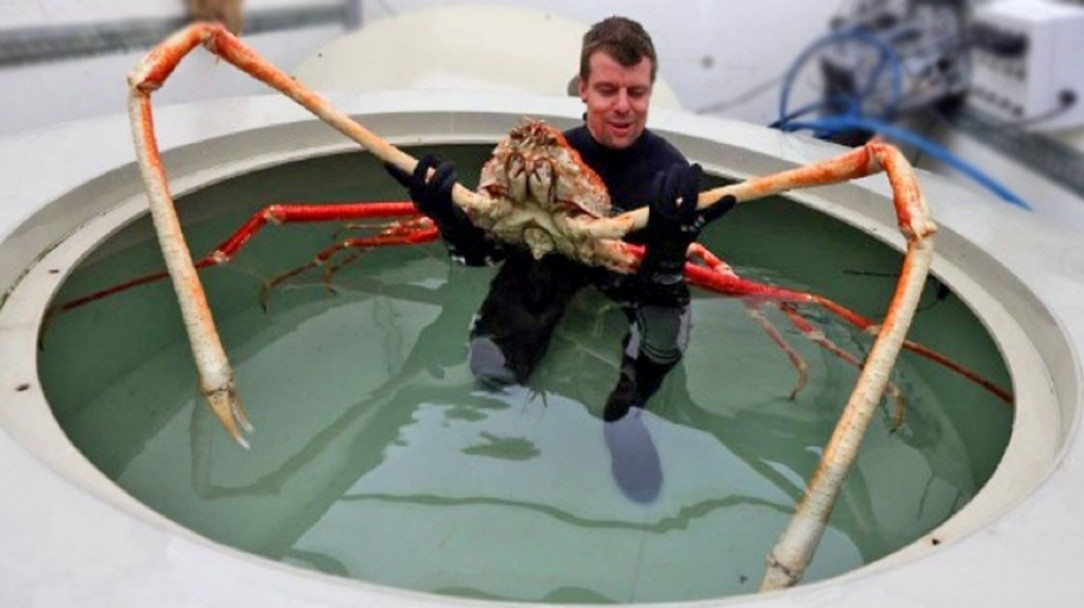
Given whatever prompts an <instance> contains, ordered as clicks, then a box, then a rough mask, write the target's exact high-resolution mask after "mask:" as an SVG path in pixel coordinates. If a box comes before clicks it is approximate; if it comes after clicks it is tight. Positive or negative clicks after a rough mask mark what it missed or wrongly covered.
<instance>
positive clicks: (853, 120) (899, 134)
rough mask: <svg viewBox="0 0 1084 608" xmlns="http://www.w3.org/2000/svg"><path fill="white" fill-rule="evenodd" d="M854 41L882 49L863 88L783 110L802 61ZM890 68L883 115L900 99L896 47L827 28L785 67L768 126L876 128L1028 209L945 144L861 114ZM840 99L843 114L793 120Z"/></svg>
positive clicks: (821, 131)
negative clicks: (774, 112)
mask: <svg viewBox="0 0 1084 608" xmlns="http://www.w3.org/2000/svg"><path fill="white" fill-rule="evenodd" d="M844 41H853V42H859V43H862V44H867V45H869V46H872V47H874V48H876V49H878V50H879V51H880V52H881V59H880V61H878V63H877V66H876V67H875V68H874V71H873V76H872V78H871V79H870V82H869V84H868V85H867V86H866V89H865V90H864V91H862V93H861V95H858V96H837V97H835V98H832V99H828V100H822V101H819V102H816V103H812V104H809V105H807V106H804V107H802V108H799V109H798V110H795V111H794V112H788V111H787V105H788V101H789V98H790V91H791V88H792V87H793V86H794V80H795V78H796V77H797V75H798V72H799V70H801V68H802V67H803V66H804V65H805V63H806V62H807V61H809V59H810V58H811V57H813V55H814V54H815V53H817V52H818V51H820V50H821V49H822V48H823V47H825V46H827V45H829V44H834V43H837V42H844ZM886 65H887V67H889V68H891V70H892V97H891V99H890V102H889V104H888V106H887V107H886V111H885V116H887V115H888V114H889V113H890V112H891V110H892V108H894V107H895V106H896V104H898V103H899V100H900V96H901V89H902V82H903V67H902V65H903V64H902V63H901V61H900V58H899V56H898V55H897V54H896V52H895V50H894V49H893V48H892V47H891V46H890V45H889V44H888V43H887V42H886V41H885V40H883V39H882V38H880V37H878V36H875V35H872V34H870V33H868V32H865V31H862V30H855V29H850V30H839V31H836V32H832V33H830V34H828V35H826V36H822V37H821V38H819V39H817V40H815V41H814V42H813V43H812V44H810V45H809V46H807V47H806V49H805V50H803V51H802V53H801V54H799V55H798V57H797V58H796V59H795V60H794V62H793V63H792V64H791V67H790V69H788V70H787V74H786V77H785V78H784V80H783V85H782V90H781V91H780V95H779V119H778V120H776V121H775V122H773V123H772V124H771V125H769V126H770V127H772V128H777V129H781V130H784V131H796V130H812V131H814V134H815V135H816V136H817V137H821V138H823V137H827V136H828V135H831V134H833V133H839V132H846V131H855V130H864V131H869V132H873V133H878V134H880V135H883V136H885V137H887V138H889V139H893V140H896V141H900V142H903V143H906V144H909V145H911V146H914V147H915V148H917V149H919V150H921V151H922V152H923V153H925V154H929V155H930V156H932V157H934V158H937V159H938V160H940V161H942V162H944V163H945V164H947V165H949V166H950V167H952V168H954V169H956V170H957V171H959V172H961V173H963V174H964V175H966V176H967V177H969V178H971V179H972V180H974V181H976V182H977V183H979V184H981V185H982V186H983V187H985V188H987V189H989V190H990V191H992V192H994V193H995V194H996V195H998V196H999V197H1001V198H1002V199H1004V200H1006V201H1008V202H1009V203H1011V204H1013V205H1015V206H1017V207H1021V208H1023V209H1027V210H1029V211H1030V210H1031V209H1032V207H1031V205H1029V204H1028V203H1027V202H1025V201H1024V200H1023V199H1021V198H1020V197H1019V196H1017V195H1016V194H1015V193H1013V192H1012V191H1011V190H1009V189H1008V188H1006V187H1005V186H1003V185H1002V184H1000V183H999V182H998V181H996V180H995V179H993V178H992V177H990V176H989V175H987V174H986V173H983V172H982V171H981V170H980V169H978V168H977V167H975V166H974V165H971V164H970V163H967V162H966V161H964V160H963V159H961V158H960V157H958V156H956V155H954V154H952V153H951V152H949V151H948V150H946V149H945V148H943V147H941V146H939V145H937V144H936V143H934V142H932V141H930V140H928V139H926V138H924V137H922V136H920V135H918V134H916V133H912V132H911V131H908V130H906V129H902V128H899V127H895V126H893V125H891V124H889V123H887V122H885V121H884V120H880V119H877V118H871V117H866V116H863V115H862V103H863V101H865V99H867V98H868V97H869V96H870V95H871V94H872V92H873V90H874V88H875V85H876V83H877V81H878V80H880V78H881V74H882V73H883V71H884V69H885V67H886ZM840 101H842V102H843V105H845V106H846V110H845V112H844V113H843V114H839V115H834V116H827V117H824V118H820V119H817V120H812V121H807V122H801V123H794V122H791V121H792V120H793V119H795V118H798V117H801V116H804V115H806V114H808V113H810V112H812V111H814V110H817V109H821V108H824V107H826V106H829V105H830V104H833V103H839V102H840Z"/></svg>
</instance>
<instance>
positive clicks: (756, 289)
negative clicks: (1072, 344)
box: [638, 243, 1013, 404]
mask: <svg viewBox="0 0 1084 608" xmlns="http://www.w3.org/2000/svg"><path fill="white" fill-rule="evenodd" d="M640 252H641V253H640V254H638V255H642V249H641V250H640ZM689 258H690V259H699V260H700V261H702V262H703V263H704V265H705V266H699V265H695V264H691V263H690V264H687V265H686V266H685V276H686V278H687V279H688V281H689V283H690V284H691V285H695V286H697V287H701V288H703V289H707V290H710V291H714V292H716V293H721V294H723V295H728V296H734V297H740V298H744V299H745V301H746V304H747V306H746V308H747V309H749V310H751V309H750V307H749V305H750V304H751V302H750V298H752V299H754V300H765V301H772V302H775V303H777V304H779V306H780V308H781V309H782V310H783V312H784V313H788V311H791V312H793V314H794V315H797V314H798V313H797V311H796V310H795V309H794V307H793V306H789V305H788V304H813V305H817V306H821V307H823V308H824V309H826V310H828V311H829V312H831V313H832V314H834V315H836V316H837V317H839V318H840V319H842V320H844V321H846V322H847V323H849V324H851V325H853V326H854V327H855V328H857V329H858V330H859V331H863V332H866V333H869V334H871V335H876V333H877V330H879V329H880V326H879V325H878V324H877V323H874V322H873V321H871V320H870V319H867V318H866V317H864V316H862V315H860V314H858V313H857V312H855V311H853V310H851V309H849V308H847V307H845V306H843V305H842V304H839V303H838V302H835V301H834V300H830V299H828V298H826V297H824V296H822V295H818V294H815V293H809V292H804V291H794V290H792V289H786V288H784V287H774V286H771V285H764V284H762V283H757V282H755V281H750V280H748V279H743V278H741V277H740V276H738V274H737V273H735V272H734V270H733V269H731V267H730V266H729V265H728V264H727V263H726V262H724V261H722V260H720V259H719V258H718V257H717V256H716V255H715V254H713V253H712V252H711V251H709V250H708V249H707V248H706V247H704V246H703V245H701V244H699V243H693V244H692V245H691V246H690V248H689ZM753 306H755V304H753ZM788 316H789V315H788ZM754 319H755V320H756V321H757V322H758V323H760V324H761V326H762V327H764V329H765V331H767V332H768V333H769V337H771V338H772V341H774V342H776V343H777V344H780V340H781V339H782V338H778V339H777V336H778V334H775V335H774V336H773V335H772V334H773V332H772V331H771V330H769V329H768V327H769V326H770V324H769V325H768V326H765V323H768V321H767V319H764V318H763V317H762V316H761V317H760V318H757V316H756V315H754ZM794 319H795V317H793V316H791V323H792V324H793V325H794V326H795V327H796V328H797V329H798V330H799V331H801V332H802V333H803V334H806V335H807V337H811V336H810V335H809V331H807V330H806V329H804V328H810V329H812V326H810V325H809V324H808V323H807V322H804V320H803V323H801V324H799V323H797V322H796V321H795V320H794ZM773 329H774V328H773ZM814 341H816V340H814ZM780 346H781V347H782V348H783V349H784V350H785V351H786V352H787V356H788V357H789V358H790V359H791V360H792V361H793V360H794V359H795V357H797V354H796V353H793V351H791V350H790V349H789V347H787V346H786V345H785V343H783V344H780ZM833 346H834V345H833ZM836 348H838V347H836ZM903 348H905V349H907V350H909V351H911V352H913V353H915V354H917V355H919V356H921V357H923V358H925V359H929V360H930V361H933V362H934V363H937V364H938V365H941V366H942V367H945V368H947V369H949V370H950V371H952V372H955V373H956V374H958V375H960V376H963V377H964V378H966V379H967V380H969V381H971V382H973V383H975V384H977V385H978V386H980V387H982V388H983V389H986V390H987V391H989V392H990V393H991V394H993V395H994V396H995V397H997V398H998V399H1000V400H1001V401H1003V402H1005V403H1008V404H1011V403H1012V402H1013V396H1012V393H1011V392H1009V391H1006V390H1005V389H1003V388H1001V387H1000V386H998V385H996V384H994V383H993V382H990V381H989V380H987V379H986V378H983V377H982V376H981V375H979V374H978V372H975V371H974V370H971V369H968V368H966V367H964V366H962V365H960V364H959V363H957V362H955V361H953V360H952V359H949V358H948V357H946V356H944V355H942V354H941V353H939V352H937V351H935V350H933V349H931V348H929V347H926V346H923V345H921V344H919V343H917V342H914V341H911V340H904V341H903ZM829 350H831V349H829ZM804 366H805V364H804V363H801V364H798V363H795V368H796V369H798V372H799V374H802V373H803V372H802V368H803V367H804ZM799 382H801V381H799Z"/></svg>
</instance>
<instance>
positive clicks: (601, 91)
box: [392, 17, 734, 499]
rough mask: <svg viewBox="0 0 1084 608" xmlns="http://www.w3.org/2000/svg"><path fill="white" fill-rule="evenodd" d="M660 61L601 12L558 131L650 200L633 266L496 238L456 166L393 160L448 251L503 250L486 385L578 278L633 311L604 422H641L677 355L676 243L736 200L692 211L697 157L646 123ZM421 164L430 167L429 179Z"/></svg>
mask: <svg viewBox="0 0 1084 608" xmlns="http://www.w3.org/2000/svg"><path fill="white" fill-rule="evenodd" d="M657 70H658V61H657V58H656V55H655V49H654V45H653V44H652V41H651V37H650V36H649V35H648V34H647V32H646V31H644V29H643V27H642V26H641V25H640V24H639V23H637V22H635V21H632V20H630V19H626V18H623V17H610V18H608V19H605V20H603V21H601V22H599V23H597V24H595V25H594V26H592V27H591V29H590V30H589V31H588V32H587V34H585V35H584V39H583V48H582V50H581V56H580V73H579V85H578V91H579V95H580V98H581V99H582V100H583V102H584V104H585V106H586V112H585V114H584V119H585V124H584V125H582V126H580V127H576V128H573V129H570V130H568V131H566V132H565V136H566V138H567V139H568V143H569V144H570V145H571V146H572V147H573V148H575V149H576V150H577V151H578V152H579V153H580V155H581V157H582V158H583V160H584V162H585V163H587V164H588V165H589V166H590V167H591V168H592V169H594V170H595V172H596V173H598V174H599V176H600V177H601V178H602V181H603V182H604V183H605V185H606V188H607V189H608V191H609V193H610V198H611V200H612V202H613V208H614V212H615V213H621V212H624V211H629V210H632V209H636V208H640V207H644V206H648V207H649V208H650V210H649V219H648V224H647V227H646V228H645V229H644V230H643V231H641V233H639V234H635V235H630V238H629V239H628V240H629V241H632V242H637V243H643V244H644V245H645V247H646V251H645V255H644V260H643V263H642V264H641V266H640V269H639V270H638V272H637V273H636V274H635V275H621V274H618V273H615V272H612V271H609V270H606V269H602V268H588V267H585V266H583V265H581V264H580V263H578V262H575V261H573V260H570V259H569V258H566V257H564V256H561V255H559V254H551V255H547V256H545V257H544V258H542V259H541V260H535V259H534V258H533V257H532V255H531V254H530V252H528V251H526V250H521V249H513V248H508V249H502V248H501V247H500V246H499V245H497V244H495V243H493V242H492V241H489V240H487V238H486V237H485V234H484V233H483V232H482V231H481V230H480V229H478V228H477V227H475V226H473V225H472V224H470V221H469V220H468V219H467V217H466V215H465V214H464V213H463V212H462V211H461V210H460V209H459V208H458V207H456V206H455V205H454V204H453V203H452V200H451V187H452V184H454V183H455V171H454V169H453V168H452V166H451V165H450V164H448V163H438V162H437V161H436V159H435V158H433V157H432V156H426V157H424V158H422V159H421V161H419V163H418V167H417V169H416V170H415V172H414V175H413V176H406V175H405V174H401V173H399V172H398V171H397V170H393V171H392V174H393V175H395V176H396V177H397V178H398V179H399V180H400V181H401V182H402V183H403V184H404V185H406V186H407V187H408V188H409V189H410V194H411V198H412V199H413V200H414V202H415V204H416V205H417V207H418V209H419V210H420V211H421V212H422V213H424V214H426V215H427V216H429V217H430V218H432V219H433V221H434V222H435V223H436V224H437V227H438V228H439V229H440V231H441V235H442V237H443V238H444V241H445V244H446V245H447V247H448V249H449V253H450V254H451V255H452V257H453V259H456V260H457V261H459V262H461V263H465V264H468V265H482V264H487V263H492V262H494V261H498V260H500V259H502V258H503V259H504V264H503V266H502V267H501V269H500V270H499V271H498V273H497V276H496V277H495V278H494V279H493V283H492V286H491V289H490V292H489V294H488V296H487V297H486V299H485V301H484V302H483V303H482V307H481V310H480V311H479V313H478V314H477V315H476V316H475V319H474V322H473V324H472V328H471V342H470V368H471V371H472V372H473V373H474V375H475V376H476V377H477V378H478V379H479V380H481V381H483V382H485V383H487V384H491V385H505V384H512V383H523V382H525V381H526V379H527V377H528V376H529V375H530V373H531V371H532V370H533V369H534V367H535V365H536V364H537V363H538V361H539V359H540V358H541V357H542V355H543V353H544V352H545V349H546V345H547V344H548V342H549V339H550V336H551V334H552V332H553V329H554V328H555V327H556V325H557V323H558V321H559V320H560V318H561V315H562V314H563V313H564V310H565V307H566V305H567V304H568V302H569V301H570V300H571V299H572V297H573V296H574V295H575V294H576V292H577V291H579V290H580V289H581V288H582V287H583V286H585V285H587V284H594V285H595V286H596V287H598V288H599V289H600V290H602V291H603V292H604V293H605V294H607V295H608V296H610V297H611V298H613V299H614V300H615V301H617V302H618V303H620V304H621V306H622V309H623V310H624V312H625V314H626V315H627V316H628V318H629V322H630V330H629V334H628V335H627V336H626V338H625V341H624V347H625V352H624V356H623V359H622V363H621V372H620V376H619V379H618V381H617V385H616V387H615V388H614V389H613V391H612V392H611V394H610V397H609V399H608V400H607V403H606V408H605V412H604V414H603V418H604V419H605V421H606V422H607V423H614V422H618V421H624V420H629V421H634V422H636V424H639V423H638V415H637V416H635V417H630V416H628V414H629V412H630V410H632V409H633V408H643V407H644V406H645V404H646V402H647V400H648V399H649V398H650V397H651V395H653V394H654V393H655V392H656V391H657V390H658V388H659V386H660V384H661V383H662V380H663V378H664V377H665V375H666V373H667V372H668V371H669V370H670V369H672V368H673V367H674V366H675V365H676V364H677V363H678V361H679V360H680V359H681V356H682V353H683V352H684V349H685V346H686V344H687V343H688V328H689V314H688V307H689V290H688V287H687V286H686V285H685V282H684V278H683V269H684V264H685V252H686V250H687V249H688V246H689V244H690V243H692V242H693V241H694V240H695V239H696V237H697V235H698V234H699V232H700V230H701V228H702V227H703V226H704V224H705V223H706V222H708V221H710V220H712V219H714V218H716V217H718V216H720V215H722V214H723V213H725V212H726V211H727V210H729V209H730V208H731V207H733V205H734V201H733V199H728V200H725V201H723V202H721V203H719V204H716V205H715V206H713V207H712V208H710V209H709V210H707V211H705V212H700V211H698V210H697V209H696V203H697V195H698V194H699V192H700V178H701V169H700V166H699V165H695V164H693V165H690V164H689V163H688V161H687V160H686V159H685V157H684V156H682V154H681V153H680V152H679V151H678V150H677V149H676V148H674V147H673V146H672V145H671V144H670V143H668V142H667V141H665V140H664V139H662V138H661V137H659V136H658V135H656V134H655V133H653V132H651V131H650V130H648V129H647V128H646V124H647V116H648V109H649V107H650V104H651V92H652V86H653V84H654V82H655V75H656V72H657ZM430 169H435V172H434V174H433V176H432V177H431V178H430V179H428V180H427V179H426V176H427V175H428V172H429V171H430ZM636 413H637V414H638V412H636ZM618 428H619V427H616V426H614V427H611V426H610V425H607V440H608V442H609V443H610V447H611V449H615V447H620V446H615V443H614V442H615V441H617V442H618V443H620V442H621V441H624V439H627V437H624V439H623V436H622V435H621V434H620V433H617V429H618ZM623 428H632V429H633V431H634V432H633V433H632V434H633V435H635V436H636V437H638V438H634V439H633V442H634V443H638V444H639V446H640V448H644V447H645V444H643V443H642V441H643V438H644V437H647V436H646V431H644V430H643V427H642V426H639V427H623ZM611 431H613V432H611ZM615 433H617V434H615ZM625 435H628V433H625ZM647 442H648V443H647V444H646V445H647V446H649V447H650V451H649V453H647V454H644V453H642V452H643V449H639V450H638V452H637V453H638V454H639V455H634V456H633V457H632V460H633V461H635V463H636V464H633V465H631V466H629V467H625V468H626V469H628V470H629V471H632V472H634V473H635V474H638V475H643V474H644V468H645V467H647V468H651V467H655V469H656V470H657V467H658V458H657V454H654V446H653V445H651V444H650V439H649V438H648V439H647ZM652 458H654V460H653V461H652ZM625 461H626V464H628V459H625ZM614 464H615V469H614V471H615V475H618V483H619V485H622V488H624V489H626V490H627V491H628V490H629V487H628V486H627V484H633V485H636V484H640V483H641V482H639V481H636V480H623V479H622V478H621V475H624V474H625V473H622V472H620V471H619V470H618V465H619V462H618V458H617V456H616V455H615V463H614ZM647 475H648V476H650V475H651V473H650V472H648V473H647ZM652 483H654V482H653V481H650V482H648V485H650V484H652ZM657 490H658V487H657V485H656V486H655V487H654V488H653V489H652V488H650V487H649V488H647V489H646V490H644V489H642V488H641V489H640V490H637V492H639V495H638V496H637V497H638V498H642V499H651V498H654V495H653V492H657Z"/></svg>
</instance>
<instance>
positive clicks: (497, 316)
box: [466, 126, 689, 420]
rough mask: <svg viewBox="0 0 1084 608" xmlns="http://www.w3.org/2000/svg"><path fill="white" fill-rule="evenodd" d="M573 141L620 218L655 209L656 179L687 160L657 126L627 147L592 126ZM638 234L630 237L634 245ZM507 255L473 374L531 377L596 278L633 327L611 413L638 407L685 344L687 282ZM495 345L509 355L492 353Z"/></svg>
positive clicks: (485, 314)
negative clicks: (664, 284) (604, 141)
mask: <svg viewBox="0 0 1084 608" xmlns="http://www.w3.org/2000/svg"><path fill="white" fill-rule="evenodd" d="M565 137H566V138H567V139H568V143H569V144H570V145H571V146H572V147H573V148H575V149H576V150H577V151H578V152H579V153H580V156H581V157H582V158H583V160H584V162H585V163H586V164H587V165H588V166H590V167H591V168H592V169H594V170H595V172H597V173H598V174H599V176H600V177H601V178H602V181H603V183H605V185H606V188H607V190H608V191H609V193H610V199H611V201H612V203H613V212H614V213H615V214H617V213H622V212H625V211H630V210H633V209H637V208H640V207H644V206H647V205H649V204H650V203H651V196H652V184H653V182H654V179H655V176H656V175H657V174H658V173H659V172H660V171H663V170H664V169H666V168H667V167H669V166H671V165H673V164H675V163H682V164H688V161H687V160H686V159H685V157H684V156H682V154H681V153H680V152H678V150H677V149H676V148H675V147H674V146H672V145H671V144H670V143H669V142H667V141H666V140H664V139H663V138H661V137H659V136H658V135H655V134H654V133H652V132H651V131H649V130H645V131H644V133H643V135H641V136H640V138H639V139H637V140H636V142H635V143H633V145H631V146H629V147H628V148H625V149H622V150H615V149H612V148H607V147H605V146H603V145H601V144H599V143H598V142H596V141H595V140H594V139H593V138H592V137H591V135H590V133H589V132H588V130H587V128H586V127H584V126H580V127H576V128H574V129H570V130H568V131H566V132H565ZM636 236H637V235H635V234H633V235H630V236H629V238H628V239H627V240H629V241H630V242H636V241H637V239H636ZM505 253H506V258H505V261H504V265H503V266H502V267H501V269H500V270H499V271H498V272H497V275H496V277H494V279H493V282H492V284H491V287H490V291H489V294H488V296H487V297H486V299H485V301H484V302H483V303H482V307H481V310H480V311H479V313H478V315H477V316H476V317H475V320H474V323H473V325H472V328H471V338H472V341H471V350H472V353H471V354H472V362H471V368H472V370H473V371H474V372H475V374H476V375H478V376H479V378H480V379H482V380H484V381H493V382H511V381H515V382H519V383H523V382H525V381H526V379H527V377H528V376H529V375H530V373H531V372H532V370H533V369H534V367H535V365H536V364H537V363H538V361H539V359H541V357H542V355H543V353H544V352H545V350H546V346H547V344H548V343H549V339H550V336H551V334H552V333H553V330H554V328H555V327H556V326H557V323H558V321H560V319H561V316H562V314H563V313H564V311H565V308H566V306H567V304H568V303H569V301H570V300H571V299H572V297H573V296H574V295H575V294H576V292H577V291H579V290H580V289H581V288H583V287H584V286H585V285H588V284H593V285H595V286H596V287H597V288H598V289H600V290H601V291H602V292H603V293H605V294H606V295H608V296H609V297H611V298H613V299H614V300H615V301H616V302H617V303H618V304H620V305H621V307H622V309H623V310H624V311H625V314H626V315H627V316H628V317H629V321H630V324H631V326H630V330H629V334H628V335H627V336H626V338H625V341H624V346H625V354H624V358H623V361H622V366H621V377H620V378H619V381H618V384H617V386H616V388H615V389H614V391H613V392H612V393H611V396H610V399H609V401H608V403H607V407H606V413H605V417H606V419H607V420H616V419H618V418H620V417H622V416H623V415H624V414H625V413H626V412H627V411H628V410H629V408H630V407H633V406H636V407H643V405H644V403H645V402H646V401H647V399H648V398H649V397H650V396H651V395H652V394H654V392H655V391H656V390H657V389H658V387H659V384H660V383H661V382H662V379H663V377H664V376H665V374H666V372H668V371H669V370H670V369H671V368H672V367H673V366H674V365H676V364H677V362H678V361H679V360H680V358H681V355H682V352H683V351H684V349H685V345H686V344H687V341H688V304H689V291H688V288H687V287H686V286H685V284H684V283H681V284H679V285H677V286H671V287H670V288H668V289H665V290H662V291H661V292H660V291H659V290H656V289H652V286H650V285H647V284H645V282H644V280H643V279H642V278H641V277H638V276H635V275H623V274H620V273H616V272H613V271H610V270H607V269H604V268H600V267H588V266H585V265H583V264H580V263H579V262H575V261H573V260H571V259H569V258H567V257H565V256H563V255H559V254H551V255H547V256H545V257H543V258H542V259H541V260H535V259H534V257H533V256H532V255H531V253H530V252H529V251H527V250H525V249H518V248H517V249H511V250H509V251H507V252H505ZM470 257H476V256H468V259H467V260H466V263H468V264H470V263H472V262H474V263H477V262H476V261H475V260H471V259H469V258H470ZM478 261H480V260H478ZM487 343H488V344H487ZM491 344H495V345H496V346H497V348H498V349H499V351H500V355H502V356H493V355H494V353H495V350H494V349H492V347H491V346H490V345H491ZM487 349H488V350H487ZM501 368H503V369H501Z"/></svg>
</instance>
